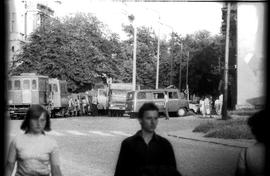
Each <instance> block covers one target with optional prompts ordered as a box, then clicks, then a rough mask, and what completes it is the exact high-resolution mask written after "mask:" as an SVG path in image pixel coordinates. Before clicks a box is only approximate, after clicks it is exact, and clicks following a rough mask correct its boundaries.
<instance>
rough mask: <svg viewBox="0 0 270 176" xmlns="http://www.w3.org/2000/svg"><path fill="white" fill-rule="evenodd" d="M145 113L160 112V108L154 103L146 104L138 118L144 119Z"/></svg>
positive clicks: (140, 110)
mask: <svg viewBox="0 0 270 176" xmlns="http://www.w3.org/2000/svg"><path fill="white" fill-rule="evenodd" d="M145 111H157V112H159V110H158V107H157V106H156V105H155V104H154V103H152V102H149V103H144V104H143V105H142V106H141V108H140V109H139V113H138V118H139V119H142V118H143V114H144V112H145Z"/></svg>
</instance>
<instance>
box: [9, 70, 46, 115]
mask: <svg viewBox="0 0 270 176" xmlns="http://www.w3.org/2000/svg"><path fill="white" fill-rule="evenodd" d="M48 81H49V77H48V76H43V75H36V74H34V73H22V74H21V75H19V76H11V77H9V79H8V82H7V88H8V111H9V116H10V118H16V119H22V118H24V116H25V114H26V111H27V109H28V108H29V107H30V106H31V105H33V104H41V105H43V106H45V107H48V105H49V101H48V100H49V99H48V95H49V84H48Z"/></svg>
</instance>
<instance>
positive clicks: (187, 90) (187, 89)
mask: <svg viewBox="0 0 270 176" xmlns="http://www.w3.org/2000/svg"><path fill="white" fill-rule="evenodd" d="M188 61H189V51H188V52H187V72H186V93H187V100H188V101H189V88H188Z"/></svg>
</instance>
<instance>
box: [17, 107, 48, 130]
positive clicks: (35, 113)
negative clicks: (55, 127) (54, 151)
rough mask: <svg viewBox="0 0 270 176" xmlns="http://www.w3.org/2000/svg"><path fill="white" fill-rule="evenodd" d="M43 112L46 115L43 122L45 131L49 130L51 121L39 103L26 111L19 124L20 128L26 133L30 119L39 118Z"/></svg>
mask: <svg viewBox="0 0 270 176" xmlns="http://www.w3.org/2000/svg"><path fill="white" fill-rule="evenodd" d="M43 113H44V114H45V117H46V124H45V128H44V130H45V131H50V130H51V121H50V115H49V113H48V111H47V110H46V109H45V108H44V107H43V106H41V105H32V106H31V107H30V108H29V109H28V110H27V112H26V116H25V119H24V120H23V122H22V124H21V129H22V130H23V131H25V133H28V132H29V130H30V119H39V117H40V116H41V114H43Z"/></svg>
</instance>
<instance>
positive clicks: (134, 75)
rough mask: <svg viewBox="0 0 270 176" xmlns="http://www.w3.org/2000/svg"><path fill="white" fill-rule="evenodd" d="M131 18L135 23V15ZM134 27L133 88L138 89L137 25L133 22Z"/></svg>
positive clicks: (130, 16)
mask: <svg viewBox="0 0 270 176" xmlns="http://www.w3.org/2000/svg"><path fill="white" fill-rule="evenodd" d="M128 18H129V20H130V21H131V22H132V23H133V21H134V20H135V17H134V15H129V16H128ZM133 29H134V42H133V71H132V90H136V49H137V27H136V25H135V22H134V23H133Z"/></svg>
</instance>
